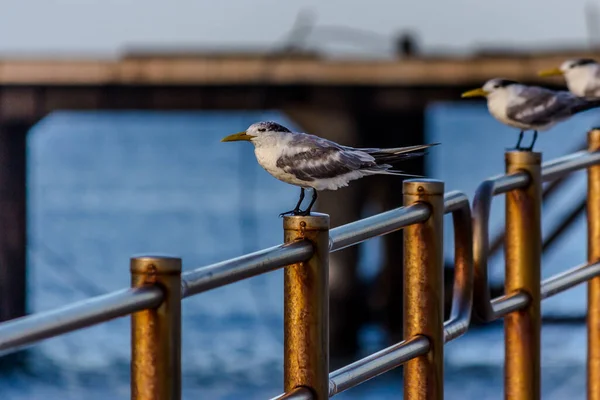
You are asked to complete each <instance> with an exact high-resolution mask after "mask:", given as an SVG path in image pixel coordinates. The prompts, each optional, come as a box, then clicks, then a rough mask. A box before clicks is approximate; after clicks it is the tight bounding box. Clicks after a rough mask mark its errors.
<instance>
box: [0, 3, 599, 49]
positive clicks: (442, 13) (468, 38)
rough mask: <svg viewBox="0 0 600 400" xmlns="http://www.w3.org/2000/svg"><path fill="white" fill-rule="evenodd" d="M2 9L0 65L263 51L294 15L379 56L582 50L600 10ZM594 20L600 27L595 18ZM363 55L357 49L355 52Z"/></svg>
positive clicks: (319, 6) (363, 6)
mask: <svg viewBox="0 0 600 400" xmlns="http://www.w3.org/2000/svg"><path fill="white" fill-rule="evenodd" d="M1 1H2V3H1V4H2V7H1V8H0V55H7V54H24V55H36V54H45V55H48V54H50V55H52V54H56V53H62V54H66V55H75V56H77V55H96V56H114V55H116V54H117V53H118V52H119V51H121V50H122V49H123V48H125V47H127V46H131V45H134V44H143V45H153V44H154V45H160V46H162V47H165V46H172V45H178V44H179V45H182V46H187V47H196V48H202V47H210V48H219V46H220V45H227V46H232V47H236V48H238V47H239V48H241V47H243V46H244V45H261V46H262V45H264V46H268V45H271V44H273V43H275V42H277V41H278V40H281V39H282V38H283V37H284V36H285V34H286V33H287V32H288V30H289V29H290V26H291V24H292V23H293V22H294V20H295V18H296V16H297V14H298V12H299V11H300V10H307V11H311V12H312V13H313V14H314V15H315V16H316V20H315V22H316V27H317V29H319V27H328V26H343V27H352V28H357V29H361V30H367V31H372V32H374V33H376V34H379V35H381V36H382V38H383V39H382V42H383V43H382V45H381V46H382V48H383V49H385V48H386V46H389V45H391V42H385V39H386V38H390V39H391V37H392V35H394V34H396V33H397V32H400V31H402V30H405V29H411V30H413V31H416V32H417V33H418V34H419V38H420V43H421V44H422V47H423V48H424V49H425V50H429V51H431V50H435V49H437V48H445V49H448V50H460V51H465V50H469V49H471V48H473V46H476V45H479V46H480V45H482V44H485V43H493V44H496V45H506V46H507V47H508V46H517V47H528V48H529V47H535V46H537V45H543V46H545V47H549V46H553V45H556V46H561V45H565V44H572V45H578V46H580V47H584V46H587V45H588V43H589V37H588V36H589V35H588V29H587V24H586V18H585V9H586V8H585V7H586V4H593V5H595V6H596V7H597V8H598V10H600V0H587V1H586V0H502V1H497V0H365V1H358V0H296V1H290V0H161V1H159V0H1ZM595 20H596V21H597V23H598V25H599V26H600V15H599V16H598V18H595ZM598 41H599V42H600V38H599V40H598ZM332 43H336V42H334V41H333V40H332V39H327V38H324V37H319V36H315V37H313V38H312V39H310V40H309V44H311V45H313V47H314V46H315V45H316V46H317V47H321V48H323V47H325V48H327V47H328V46H330V45H331V44H332ZM377 43H379V42H377ZM374 47H376V46H374ZM387 48H389V47H387ZM365 50H366V51H369V49H368V48H367V49H365V45H364V44H363V46H362V47H361V48H360V51H361V52H362V51H365ZM371 51H372V52H375V53H376V52H378V51H380V50H379V49H377V50H373V49H371Z"/></svg>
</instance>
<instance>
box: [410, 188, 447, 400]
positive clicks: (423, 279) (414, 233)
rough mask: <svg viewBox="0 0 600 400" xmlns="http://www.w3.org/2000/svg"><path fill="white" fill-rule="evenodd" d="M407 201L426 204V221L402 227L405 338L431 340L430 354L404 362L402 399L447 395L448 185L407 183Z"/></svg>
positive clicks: (421, 399) (432, 399)
mask: <svg viewBox="0 0 600 400" xmlns="http://www.w3.org/2000/svg"><path fill="white" fill-rule="evenodd" d="M403 192H404V205H405V206H410V205H411V204H415V203H425V204H428V205H429V206H430V208H431V215H430V216H429V218H428V219H427V221H425V222H422V223H420V224H414V225H410V226H408V227H406V228H404V337H405V338H406V339H409V338H412V337H414V336H415V335H422V336H425V337H427V338H428V339H429V352H428V353H427V354H425V355H422V356H419V357H417V358H415V359H413V360H411V361H409V362H407V363H406V364H405V365H404V398H405V399H411V400H425V399H426V400H441V399H442V398H443V397H444V331H443V330H444V328H443V327H444V275H443V269H444V257H443V249H444V246H443V235H444V233H443V221H444V220H443V218H444V183H443V182H441V181H437V180H432V179H421V180H416V179H411V180H406V181H404V187H403Z"/></svg>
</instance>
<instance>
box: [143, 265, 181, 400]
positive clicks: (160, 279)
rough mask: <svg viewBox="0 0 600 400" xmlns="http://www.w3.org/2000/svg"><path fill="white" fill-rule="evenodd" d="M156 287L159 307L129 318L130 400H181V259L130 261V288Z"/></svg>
mask: <svg viewBox="0 0 600 400" xmlns="http://www.w3.org/2000/svg"><path fill="white" fill-rule="evenodd" d="M145 285H158V286H159V287H160V288H161V289H162V290H163V292H164V297H163V302H162V304H161V305H160V306H159V307H158V308H156V309H152V310H144V311H139V312H137V313H135V314H132V316H131V398H132V399H133V400H180V399H181V259H180V258H172V257H150V256H148V257H135V258H132V259H131V286H132V287H140V286H145Z"/></svg>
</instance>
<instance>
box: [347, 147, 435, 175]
mask: <svg viewBox="0 0 600 400" xmlns="http://www.w3.org/2000/svg"><path fill="white" fill-rule="evenodd" d="M439 144H440V143H432V144H419V145H416V146H406V147H394V148H390V149H358V150H360V151H364V152H365V153H368V154H369V155H371V156H372V157H373V158H375V161H376V162H377V163H378V164H379V163H386V164H387V163H390V164H393V163H396V162H398V161H402V160H406V159H408V158H414V157H422V156H424V155H425V154H427V152H426V151H419V150H426V149H428V148H430V147H433V146H437V145H439ZM388 171H389V170H388ZM390 172H394V171H390ZM396 172H401V171H396Z"/></svg>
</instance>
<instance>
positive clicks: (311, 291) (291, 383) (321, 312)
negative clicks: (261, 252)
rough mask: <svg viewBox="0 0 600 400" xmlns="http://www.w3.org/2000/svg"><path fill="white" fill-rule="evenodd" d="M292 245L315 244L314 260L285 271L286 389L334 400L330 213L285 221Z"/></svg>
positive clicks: (296, 217)
mask: <svg viewBox="0 0 600 400" xmlns="http://www.w3.org/2000/svg"><path fill="white" fill-rule="evenodd" d="M283 229H284V239H285V242H286V243H289V242H293V241H296V240H309V241H310V242H311V243H312V244H313V247H314V253H313V256H312V257H311V258H310V259H309V260H308V261H306V262H302V263H298V264H292V265H288V266H287V267H286V268H285V272H284V295H285V304H284V334H285V339H284V354H285V356H284V363H283V365H284V388H285V391H286V392H289V391H292V390H293V389H295V388H297V387H299V386H304V387H307V388H310V389H311V390H312V391H313V393H314V395H315V399H317V400H324V399H327V398H329V294H328V281H329V215H327V214H320V213H312V214H311V215H310V216H306V217H303V216H288V217H285V218H284V219H283Z"/></svg>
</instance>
